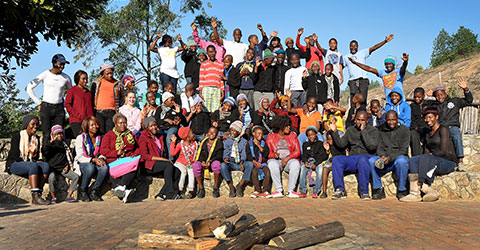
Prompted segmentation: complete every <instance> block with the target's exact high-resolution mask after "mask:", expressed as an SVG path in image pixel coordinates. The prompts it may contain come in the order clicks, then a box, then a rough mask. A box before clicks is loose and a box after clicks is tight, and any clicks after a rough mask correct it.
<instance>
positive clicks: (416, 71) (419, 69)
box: [413, 65, 423, 75]
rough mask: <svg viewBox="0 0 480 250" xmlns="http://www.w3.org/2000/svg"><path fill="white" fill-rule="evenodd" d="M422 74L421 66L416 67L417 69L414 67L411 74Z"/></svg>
mask: <svg viewBox="0 0 480 250" xmlns="http://www.w3.org/2000/svg"><path fill="white" fill-rule="evenodd" d="M422 72H423V67H422V65H417V67H415V71H414V72H413V74H415V75H416V74H420V73H422Z"/></svg>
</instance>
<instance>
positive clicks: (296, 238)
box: [138, 202, 345, 250]
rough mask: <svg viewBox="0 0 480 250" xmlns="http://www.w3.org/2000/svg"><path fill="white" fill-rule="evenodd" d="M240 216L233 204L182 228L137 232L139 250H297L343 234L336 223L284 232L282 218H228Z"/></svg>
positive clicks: (244, 216)
mask: <svg viewBox="0 0 480 250" xmlns="http://www.w3.org/2000/svg"><path fill="white" fill-rule="evenodd" d="M238 213H239V208H238V206H237V204H236V203H235V202H232V203H229V204H227V205H225V206H223V207H220V208H218V209H215V210H214V211H212V212H210V213H208V214H205V215H202V216H200V217H198V218H196V219H195V220H192V221H190V222H188V223H186V224H185V225H184V226H177V227H167V228H163V229H154V230H152V233H140V234H139V236H138V248H139V249H197V250H209V249H213V250H226V249H229V250H230V249H234V250H244V249H255V250H260V249H299V248H303V247H308V246H313V245H316V244H320V243H324V242H327V241H329V240H333V239H337V238H340V237H343V236H344V235H345V229H344V227H343V225H342V223H340V222H338V221H335V222H331V223H327V224H323V225H318V226H311V227H305V228H302V229H299V230H296V231H293V232H289V233H284V230H285V229H286V226H287V225H286V222H285V220H284V219H283V218H282V217H277V218H274V219H273V220H270V221H268V222H266V223H263V224H259V223H258V221H257V218H255V216H254V215H252V214H248V213H246V214H243V215H242V216H241V217H240V218H239V219H238V220H236V221H235V222H233V221H229V220H228V218H230V217H233V216H235V215H237V214H238Z"/></svg>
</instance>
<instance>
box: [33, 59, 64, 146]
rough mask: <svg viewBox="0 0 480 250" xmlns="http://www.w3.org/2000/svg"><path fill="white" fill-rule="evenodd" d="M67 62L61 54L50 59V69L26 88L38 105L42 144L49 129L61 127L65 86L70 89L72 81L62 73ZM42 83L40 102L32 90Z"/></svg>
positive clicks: (46, 137)
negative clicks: (53, 126)
mask: <svg viewBox="0 0 480 250" xmlns="http://www.w3.org/2000/svg"><path fill="white" fill-rule="evenodd" d="M67 63H70V62H68V61H67V60H66V59H65V57H64V56H63V55H62V54H56V55H54V56H53V58H52V68H51V69H49V70H45V71H44V72H42V73H41V74H40V75H38V76H37V77H35V78H34V79H33V80H32V81H31V82H30V83H29V84H28V85H27V87H26V89H25V90H26V92H27V94H28V96H29V97H30V98H31V99H32V100H33V101H34V102H35V103H36V104H37V105H38V109H39V110H40V125H41V128H42V131H43V142H44V143H45V142H47V141H48V137H49V136H48V135H49V131H50V128H51V127H52V125H54V124H60V125H62V126H63V124H64V123H65V109H64V108H63V93H64V88H65V86H66V87H67V88H68V89H70V88H71V87H72V79H70V77H69V76H68V75H67V74H65V73H63V69H64V68H65V64H67ZM42 82H43V97H42V101H40V99H39V98H38V97H37V96H36V95H35V92H33V89H34V88H36V87H37V86H38V85H39V84H40V83H42Z"/></svg>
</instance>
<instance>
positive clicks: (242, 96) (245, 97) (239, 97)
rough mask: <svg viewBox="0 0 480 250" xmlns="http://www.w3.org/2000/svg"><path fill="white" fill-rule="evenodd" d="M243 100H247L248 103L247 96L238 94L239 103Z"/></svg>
mask: <svg viewBox="0 0 480 250" xmlns="http://www.w3.org/2000/svg"><path fill="white" fill-rule="evenodd" d="M242 99H245V100H246V101H247V102H248V98H247V96H246V95H245V94H238V95H237V102H238V101H240V100H242Z"/></svg>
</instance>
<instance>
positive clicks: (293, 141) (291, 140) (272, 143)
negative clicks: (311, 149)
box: [267, 132, 300, 159]
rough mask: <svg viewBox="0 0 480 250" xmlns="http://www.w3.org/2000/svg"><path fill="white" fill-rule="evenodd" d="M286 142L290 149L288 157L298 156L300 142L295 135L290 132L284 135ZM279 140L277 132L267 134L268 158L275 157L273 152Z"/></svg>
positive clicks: (294, 157)
mask: <svg viewBox="0 0 480 250" xmlns="http://www.w3.org/2000/svg"><path fill="white" fill-rule="evenodd" d="M284 138H285V140H286V141H287V143H288V149H289V150H290V159H296V158H298V157H299V156H300V143H299V142H298V139H297V135H295V133H293V132H290V134H288V135H285V136H284ZM279 140H280V136H279V135H278V133H273V134H269V135H268V137H267V144H268V148H269V149H270V153H269V154H268V159H275V153H276V152H277V144H278V141H279Z"/></svg>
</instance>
